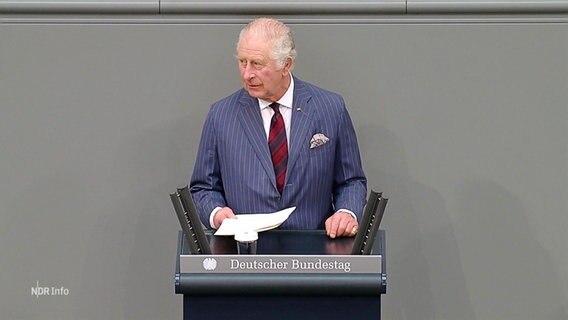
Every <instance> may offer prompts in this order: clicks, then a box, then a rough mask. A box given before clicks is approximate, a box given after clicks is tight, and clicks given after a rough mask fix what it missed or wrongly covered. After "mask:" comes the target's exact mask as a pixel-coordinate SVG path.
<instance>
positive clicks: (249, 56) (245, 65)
mask: <svg viewBox="0 0 568 320" xmlns="http://www.w3.org/2000/svg"><path fill="white" fill-rule="evenodd" d="M271 47H272V42H271V41H267V40H265V39H263V38H259V37H258V36H255V35H254V34H245V35H244V36H243V37H242V39H241V41H240V42H239V44H238V45H237V61H238V65H239V72H240V75H241V81H242V82H243V87H244V89H245V90H246V91H247V92H248V93H249V94H250V95H251V96H252V97H255V98H260V99H263V100H267V101H276V100H278V99H280V98H281V97H282V96H283V95H284V93H285V92H286V90H287V89H288V86H289V85H290V65H291V62H290V61H288V62H287V63H286V64H285V65H284V67H282V68H278V66H277V65H276V61H275V60H273V59H272V58H271V57H270V49H271Z"/></svg>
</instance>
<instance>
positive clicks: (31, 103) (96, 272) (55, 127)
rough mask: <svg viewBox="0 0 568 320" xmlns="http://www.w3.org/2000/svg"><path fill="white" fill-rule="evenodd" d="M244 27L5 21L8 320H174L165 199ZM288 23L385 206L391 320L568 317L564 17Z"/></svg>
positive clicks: (163, 20)
mask: <svg viewBox="0 0 568 320" xmlns="http://www.w3.org/2000/svg"><path fill="white" fill-rule="evenodd" d="M4 2H6V1H4ZM148 2H150V1H148ZM418 2H419V1H418ZM423 2H425V1H423ZM442 2H443V1H442ZM1 4H2V3H0V5H1ZM5 8H6V7H4V10H6V9H5ZM182 8H183V7H182ZM409 8H410V7H409ZM1 9H3V7H2V6H0V13H2V12H1ZM385 10H386V9H385ZM388 10H390V9H388ZM388 10H387V11H388ZM249 18H250V16H246V15H245V16H238V15H228V16H227V15H221V16H214V15H203V16H201V15H148V16H143V15H140V16H126V15H99V16H92V15H36V14H28V13H26V12H25V10H23V11H22V12H20V13H18V14H16V13H6V12H4V13H3V14H2V15H0V151H1V161H0V314H1V316H0V317H1V318H2V319H179V318H180V317H181V308H182V299H181V297H180V296H177V295H175V294H174V293H173V275H174V260H175V249H176V247H175V246H176V237H177V230H178V229H179V228H178V224H177V220H176V218H175V216H174V213H173V209H172V208H171V204H170V202H169V198H168V193H169V192H171V191H173V190H174V188H175V187H177V186H181V185H183V184H185V183H187V180H188V177H189V175H190V173H191V170H192V168H193V161H194V159H195V151H196V149H197V144H198V140H199V135H200V132H201V125H202V123H203V120H204V117H205V114H206V112H207V110H208V107H209V105H210V104H211V103H212V102H213V101H215V100H217V99H220V98H222V97H223V96H225V95H227V94H228V93H230V92H232V91H234V90H236V89H237V88H238V87H239V80H238V74H237V71H236V66H235V63H234V58H233V56H232V55H233V52H234V44H235V40H236V36H237V33H238V31H239V30H240V28H241V27H242V25H243V24H244V23H245V22H246V21H248V20H249ZM281 18H283V19H284V20H285V21H286V22H288V23H289V24H290V25H291V26H292V28H293V29H294V30H295V32H296V35H297V47H298V51H299V60H298V63H297V66H296V70H295V74H296V75H297V76H299V77H301V78H303V79H304V80H307V81H310V82H313V83H316V84H318V85H320V86H323V87H325V88H328V89H331V90H334V91H337V92H339V93H341V94H343V96H344V97H345V99H346V101H347V103H348V105H349V108H350V111H351V115H352V118H353V121H354V123H355V126H356V130H357V133H358V137H359V141H360V145H361V148H362V153H363V162H364V166H365V170H366V173H367V175H368V178H369V181H370V185H371V186H372V187H374V188H375V189H377V190H381V191H384V192H385V193H386V194H387V195H388V196H389V197H390V199H391V200H390V202H389V206H388V208H387V216H386V217H385V220H384V224H383V228H384V229H386V231H387V252H388V254H387V257H388V276H389V282H388V293H387V295H386V296H385V297H384V300H383V308H384V309H383V317H384V319H420V320H423V319H460V320H474V319H475V320H485V319H487V320H490V319H500V320H503V319H515V320H525V319H526V320H534V319H551V320H552V319H555V320H556V319H557V320H561V319H562V320H565V319H567V318H568V302H567V301H568V269H567V268H566V265H568V253H567V250H566V247H567V245H568V236H567V235H566V230H568V215H567V212H568V200H567V198H568V197H567V196H568V143H567V141H568V129H567V128H568V109H567V106H566V101H568V63H567V57H568V26H567V23H568V17H567V16H566V15H565V14H559V15H519V14H516V15H490V14H486V15H457V14H454V15H443V16H427V15H380V14H376V15H365V16H361V15H353V16H349V15H329V16H326V15H310V16H308V15H305V16H302V15H283V16H281ZM38 284H39V286H47V287H57V288H61V287H64V288H66V289H68V295H62V296H39V297H38V296H34V295H32V294H31V288H32V287H36V286H37V285H38Z"/></svg>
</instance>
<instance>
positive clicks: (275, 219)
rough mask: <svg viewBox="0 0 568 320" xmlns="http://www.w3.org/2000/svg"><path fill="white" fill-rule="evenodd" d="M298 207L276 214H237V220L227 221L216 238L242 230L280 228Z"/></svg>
mask: <svg viewBox="0 0 568 320" xmlns="http://www.w3.org/2000/svg"><path fill="white" fill-rule="evenodd" d="M294 210H296V207H290V208H286V209H284V210H280V211H277V212H274V213H251V214H237V215H236V216H237V218H236V219H225V220H223V223H221V226H220V227H219V229H217V232H215V235H216V236H232V235H234V234H235V233H236V232H238V231H240V230H253V231H256V232H262V231H266V230H270V229H274V228H276V227H278V226H280V225H281V224H282V223H283V222H284V221H286V219H288V217H289V216H290V214H291V213H292V212H294Z"/></svg>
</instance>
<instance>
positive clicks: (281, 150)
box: [268, 102, 288, 193]
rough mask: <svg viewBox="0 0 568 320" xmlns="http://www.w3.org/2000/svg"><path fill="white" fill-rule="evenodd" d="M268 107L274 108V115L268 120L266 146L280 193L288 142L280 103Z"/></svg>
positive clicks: (282, 184)
mask: <svg viewBox="0 0 568 320" xmlns="http://www.w3.org/2000/svg"><path fill="white" fill-rule="evenodd" d="M270 107H271V108H272V109H273V110H274V115H273V116H272V120H271V121H270V133H269V134H268V147H269V148H270V155H271V156H272V165H273V166H274V174H275V175H276V187H277V188H278V191H279V192H280V193H282V190H284V180H285V179H286V165H287V164H288V142H287V141H286V128H284V119H283V118H282V115H281V114H280V110H279V107H280V105H279V104H278V103H276V102H274V103H272V104H271V105H270Z"/></svg>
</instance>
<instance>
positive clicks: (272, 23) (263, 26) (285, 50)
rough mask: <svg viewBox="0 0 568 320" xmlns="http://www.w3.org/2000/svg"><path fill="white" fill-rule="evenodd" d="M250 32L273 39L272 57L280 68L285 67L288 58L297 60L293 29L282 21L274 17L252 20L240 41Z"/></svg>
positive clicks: (244, 29)
mask: <svg viewBox="0 0 568 320" xmlns="http://www.w3.org/2000/svg"><path fill="white" fill-rule="evenodd" d="M248 33H253V34H255V35H257V36H259V37H262V38H264V39H266V40H269V41H272V50H271V51H270V57H271V58H272V59H274V60H275V61H276V66H277V67H278V68H282V67H284V65H285V64H286V60H287V59H290V60H292V62H294V61H296V55H297V53H296V47H295V45H294V36H293V33H292V30H291V29H290V28H288V26H286V25H285V24H284V23H282V22H281V21H279V20H276V19H272V18H258V19H255V20H253V21H251V22H250V23H249V24H247V25H246V26H245V27H244V28H243V29H242V30H241V33H240V35H239V43H240V42H241V39H242V38H243V37H244V35H245V34H248Z"/></svg>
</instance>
